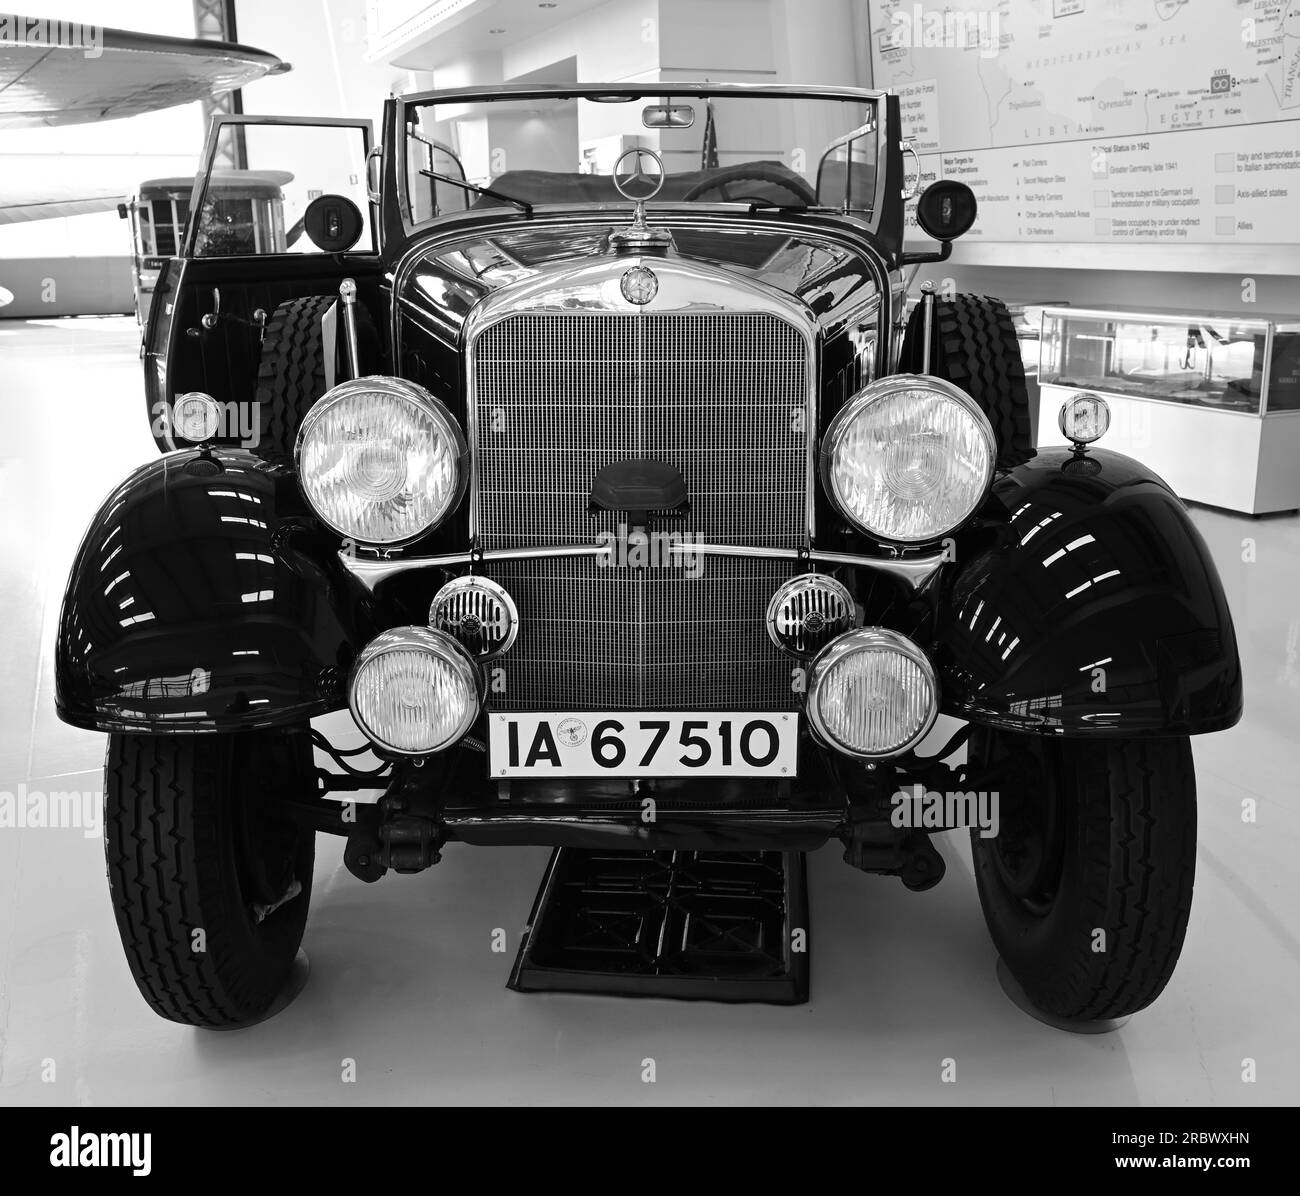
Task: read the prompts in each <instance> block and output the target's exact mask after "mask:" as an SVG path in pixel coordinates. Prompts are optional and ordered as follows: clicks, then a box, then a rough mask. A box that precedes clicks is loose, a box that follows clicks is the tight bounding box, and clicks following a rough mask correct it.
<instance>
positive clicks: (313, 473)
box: [295, 377, 465, 545]
mask: <svg viewBox="0 0 1300 1196" xmlns="http://www.w3.org/2000/svg"><path fill="white" fill-rule="evenodd" d="M295 456H296V458H297V462H298V474H299V477H300V478H301V481H302V488H303V493H304V494H305V495H306V496H307V501H308V502H309V503H310V504H311V506H312V509H313V510H314V511H315V512H316V514H317V515H319V516H320V517H321V519H322V520H323V521H324V522H325V523H327V524H328V525H329V526H330V527H332V528H333V529H334V530H335V531H336V532H338V533H339V534H340V535H343V536H349V537H351V538H352V539H354V540H358V541H360V542H361V543H363V544H382V545H394V544H405V543H407V542H409V541H411V540H414V539H416V538H418V537H419V536H422V535H423V534H424V533H425V532H427V531H429V530H430V529H432V528H434V527H436V526H437V525H438V524H439V523H440V522H441V521H442V520H443V519H445V518H446V517H447V515H448V514H450V512H451V511H453V510H454V509H455V507H456V504H457V503H458V502H459V501H460V496H461V494H462V493H463V492H464V488H465V438H464V436H462V435H461V431H460V428H459V426H458V425H457V423H456V421H455V420H454V419H453V418H452V416H451V413H450V412H449V411H448V410H447V409H446V408H445V407H444V406H443V405H442V404H441V403H439V402H438V400H437V399H435V398H434V397H433V396H432V395H431V394H430V393H429V392H428V391H427V390H425V389H424V388H423V387H422V386H417V385H416V384H415V383H414V382H407V381H405V380H403V379H401V378H380V377H375V378H356V379H354V380H352V381H350V382H342V383H340V384H339V385H338V386H336V387H334V388H333V389H332V390H330V391H328V392H327V393H326V394H325V395H324V396H323V397H322V398H321V399H320V401H319V402H318V403H317V404H316V405H315V406H314V407H313V408H312V409H311V410H310V411H309V412H308V413H307V418H306V419H304V420H303V421H302V427H301V428H299V430H298V442H297V445H296V448H295Z"/></svg>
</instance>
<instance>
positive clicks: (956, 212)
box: [916, 179, 978, 241]
mask: <svg viewBox="0 0 1300 1196" xmlns="http://www.w3.org/2000/svg"><path fill="white" fill-rule="evenodd" d="M977 207H978V205H977V204H976V202H975V192H974V191H972V190H971V189H970V188H969V187H968V186H967V185H966V184H965V183H959V182H957V181H956V180H955V179H936V180H935V181H934V182H933V183H931V184H930V185H929V186H928V187H927V188H926V189H925V190H924V191H922V192H921V198H920V199H918V200H917V201H916V222H917V224H919V225H920V226H921V229H922V230H923V231H924V232H925V234H926V235H927V236H930V237H933V238H934V239H935V240H936V241H955V240H956V239H957V238H958V237H960V236H961V235H962V234H963V233H965V232H969V231H970V227H971V225H972V224H974V223H975V211H976V208H977Z"/></svg>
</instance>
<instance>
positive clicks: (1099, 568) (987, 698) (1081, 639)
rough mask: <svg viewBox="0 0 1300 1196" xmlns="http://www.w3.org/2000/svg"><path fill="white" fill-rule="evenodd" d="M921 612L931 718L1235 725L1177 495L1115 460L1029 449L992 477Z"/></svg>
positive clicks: (1219, 628)
mask: <svg viewBox="0 0 1300 1196" xmlns="http://www.w3.org/2000/svg"><path fill="white" fill-rule="evenodd" d="M953 550H954V551H955V554H956V560H955V562H954V563H953V564H950V565H949V566H947V568H946V570H945V578H944V580H943V582H942V583H941V585H942V592H941V594H940V595H939V601H938V604H937V622H936V634H937V641H938V642H937V645H936V649H935V663H936V665H937V667H938V669H939V674H940V686H941V690H942V694H943V698H942V708H943V711H944V712H945V713H947V714H952V715H956V716H957V717H960V718H965V719H969V720H970V721H972V722H976V723H984V724H987V725H989V726H993V727H1002V728H1006V729H1011V730H1023V731H1036V732H1040V733H1044V734H1062V735H1074V736H1110V737H1117V738H1118V737H1130V736H1146V735H1195V734H1199V733H1201V732H1206V731H1219V730H1222V729H1224V728H1226V727H1231V726H1232V725H1233V724H1234V723H1236V722H1237V721H1238V719H1240V718H1241V713H1242V676H1241V662H1240V660H1239V658H1238V655H1237V637H1236V633H1235V631H1234V630H1233V626H1232V616H1231V614H1230V613H1229V611H1228V603H1227V599H1226V598H1225V597H1224V593H1223V585H1222V583H1221V582H1220V580H1219V574H1218V571H1217V569H1216V568H1215V566H1214V561H1213V560H1212V558H1211V556H1210V552H1209V549H1208V548H1207V547H1206V544H1205V541H1204V540H1203V539H1202V538H1201V535H1200V533H1199V532H1198V531H1197V530H1196V528H1195V527H1194V526H1193V524H1192V522H1191V520H1190V519H1189V518H1188V515H1187V511H1186V509H1185V507H1184V506H1183V504H1182V502H1181V500H1180V499H1179V498H1178V497H1177V496H1176V495H1175V494H1174V493H1173V492H1172V491H1171V490H1170V489H1169V487H1168V486H1167V485H1166V484H1165V483H1164V482H1163V481H1161V479H1160V478H1158V477H1157V476H1156V475H1155V474H1153V473H1152V472H1151V471H1150V470H1148V469H1147V468H1146V467H1145V466H1143V465H1141V464H1140V463H1139V462H1137V461H1134V460H1132V459H1131V458H1129V457H1125V456H1123V455H1121V454H1119V453H1113V452H1107V451H1105V450H1093V451H1090V452H1087V453H1075V452H1073V451H1072V450H1071V449H1068V448H1061V449H1044V450H1039V453H1038V455H1037V456H1036V457H1035V458H1034V459H1033V460H1031V461H1028V462H1026V463H1025V464H1023V465H1020V466H1017V467H1016V468H1015V469H1012V470H1010V471H1008V472H1007V473H1005V474H1002V475H1000V476H999V477H998V478H997V480H996V481H995V482H994V484H993V486H992V487H991V490H990V494H989V497H988V501H987V502H986V503H985V504H984V506H983V507H982V508H981V510H980V512H979V515H978V516H977V518H976V519H975V520H973V521H972V523H971V525H970V526H969V527H967V528H966V529H965V530H964V531H963V532H962V533H961V534H959V535H958V536H957V537H956V539H955V543H954V545H953Z"/></svg>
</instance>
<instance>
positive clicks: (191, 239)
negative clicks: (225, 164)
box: [179, 112, 382, 261]
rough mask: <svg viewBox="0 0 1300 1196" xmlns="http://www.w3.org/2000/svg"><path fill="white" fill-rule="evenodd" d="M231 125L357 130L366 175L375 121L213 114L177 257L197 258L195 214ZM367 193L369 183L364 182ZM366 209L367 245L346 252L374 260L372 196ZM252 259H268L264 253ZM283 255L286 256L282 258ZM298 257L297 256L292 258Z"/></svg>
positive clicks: (376, 240)
mask: <svg viewBox="0 0 1300 1196" xmlns="http://www.w3.org/2000/svg"><path fill="white" fill-rule="evenodd" d="M231 125H243V126H247V127H251V126H256V125H297V126H301V127H305V128H329V129H359V130H360V131H361V138H362V144H363V146H364V153H365V158H364V159H363V161H364V163H365V165H364V166H363V168H362V169H363V170H365V171H366V173H367V174H368V173H369V172H368V167H369V162H370V155H371V153H372V151H373V149H374V145H375V122H374V121H372V120H367V119H361V118H353V117H347V116H270V115H263V114H262V113H255V112H235V113H230V112H219V113H216V114H215V115H213V117H212V119H211V121H210V122H209V124H208V135H207V137H206V138H205V139H204V143H203V152H202V155H201V157H200V158H199V169H198V172H197V173H196V174H195V176H194V190H193V191H192V192H190V214H191V217H192V218H191V219H190V220H189V221H188V223H187V225H186V228H185V242H184V247H183V249H182V251H181V253H180V255H179V256H181V257H183V258H185V259H186V260H187V261H188V260H190V259H191V258H196V257H198V256H200V255H198V254H196V252H195V250H196V248H197V245H198V236H199V224H200V221H201V220H202V217H201V216H200V215H199V213H201V212H202V211H203V205H204V203H206V202H207V195H208V184H209V183H210V182H211V180H212V176H213V174H214V173H215V171H216V170H217V148H218V146H219V145H220V144H221V135H222V133H223V132H224V131H225V130H226V129H228V128H229V127H230V126H231ZM367 190H369V183H368V182H367ZM369 208H370V222H369V224H370V241H371V243H370V246H369V247H368V248H366V249H356V248H354V249H350V250H348V252H349V253H353V254H359V255H364V256H369V257H374V256H376V255H377V254H378V253H379V252H380V246H381V243H382V242H381V233H380V211H379V204H378V203H377V202H376V200H375V199H374V197H373V195H372V196H371V198H370V202H369ZM202 256H203V257H204V258H213V259H216V258H220V257H225V258H227V259H233V258H240V257H249V256H250V255H248V254H232V255H226V254H204V255H202ZM256 256H261V257H265V256H269V255H266V254H261V255H256ZM285 256H287V255H285ZM295 256H298V255H295Z"/></svg>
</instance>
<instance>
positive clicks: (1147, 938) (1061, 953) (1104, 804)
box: [968, 728, 1196, 1021]
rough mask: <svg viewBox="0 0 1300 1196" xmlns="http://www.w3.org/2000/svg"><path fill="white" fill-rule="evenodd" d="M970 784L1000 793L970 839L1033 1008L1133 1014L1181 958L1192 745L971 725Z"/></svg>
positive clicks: (987, 906) (1081, 1015)
mask: <svg viewBox="0 0 1300 1196" xmlns="http://www.w3.org/2000/svg"><path fill="white" fill-rule="evenodd" d="M968 775H969V776H970V778H971V781H970V783H971V784H972V785H973V786H974V787H976V788H979V789H989V790H994V789H995V790H997V791H998V793H999V795H1000V812H1001V826H1000V829H999V833H998V835H997V836H996V838H981V836H980V834H979V831H978V830H972V832H971V849H972V854H973V857H974V863H975V883H976V887H977V888H978V890H979V895H980V904H981V906H982V907H983V910H984V919H985V922H986V923H987V925H988V928H989V933H990V934H991V935H992V937H993V942H994V944H995V945H996V946H997V949H998V952H999V953H1000V954H1001V956H1002V958H1003V960H1004V961H1005V962H1006V964H1007V966H1008V967H1009V968H1010V970H1011V973H1012V975H1014V976H1015V978H1016V980H1017V981H1018V982H1019V983H1020V985H1021V987H1022V988H1023V989H1024V990H1025V994H1026V995H1027V996H1028V998H1029V1000H1030V1001H1031V1002H1032V1003H1033V1004H1034V1005H1035V1007H1037V1008H1038V1009H1040V1010H1042V1011H1044V1012H1045V1013H1049V1014H1052V1015H1054V1016H1056V1017H1060V1018H1069V1019H1076V1020H1083V1021H1095V1020H1099V1019H1109V1018H1118V1017H1124V1016H1127V1015H1128V1014H1131V1013H1136V1012H1137V1011H1138V1010H1139V1009H1143V1008H1145V1007H1146V1006H1147V1005H1149V1004H1151V1002H1152V1001H1154V1000H1155V999H1156V997H1158V996H1159V995H1160V993H1161V991H1162V990H1163V989H1164V987H1165V985H1166V984H1167V983H1168V982H1169V978H1170V976H1172V974H1173V971H1174V966H1175V965H1176V964H1177V962H1178V956H1179V953H1180V952H1181V950H1182V946H1183V939H1184V936H1185V934H1186V931H1187V919H1188V915H1189V913H1190V910H1191V904H1192V884H1193V879H1194V876H1195V869H1196V777H1195V771H1194V766H1193V763H1192V751H1191V744H1190V741H1189V740H1188V739H1187V738H1186V737H1185V736H1184V737H1179V738H1169V739H1141V740H1139V739H1134V740H1092V741H1089V740H1054V739H1045V738H1043V737H1040V736H1031V735H1023V734H1019V735H1017V734H1008V733H1004V732H995V731H989V730H986V729H983V728H979V729H977V730H976V732H975V733H974V734H973V735H972V737H971V771H970V773H969V774H968Z"/></svg>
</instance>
